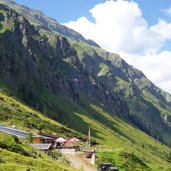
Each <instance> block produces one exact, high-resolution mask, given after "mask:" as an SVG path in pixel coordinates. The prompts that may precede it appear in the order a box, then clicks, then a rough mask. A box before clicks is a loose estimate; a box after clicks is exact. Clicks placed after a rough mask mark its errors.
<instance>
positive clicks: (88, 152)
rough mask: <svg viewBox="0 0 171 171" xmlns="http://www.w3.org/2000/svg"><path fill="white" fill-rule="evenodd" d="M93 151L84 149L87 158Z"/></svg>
mask: <svg viewBox="0 0 171 171" xmlns="http://www.w3.org/2000/svg"><path fill="white" fill-rule="evenodd" d="M93 153H94V151H92V150H89V151H86V152H85V155H86V157H87V158H91V157H92V155H93Z"/></svg>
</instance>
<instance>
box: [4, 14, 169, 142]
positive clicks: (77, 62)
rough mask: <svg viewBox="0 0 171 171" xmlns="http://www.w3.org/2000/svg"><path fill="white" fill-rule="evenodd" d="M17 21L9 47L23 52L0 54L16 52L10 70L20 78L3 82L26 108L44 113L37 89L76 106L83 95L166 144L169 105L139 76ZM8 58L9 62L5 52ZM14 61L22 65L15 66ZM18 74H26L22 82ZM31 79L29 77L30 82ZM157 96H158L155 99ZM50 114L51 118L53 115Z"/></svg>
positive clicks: (101, 54) (115, 59)
mask: <svg viewBox="0 0 171 171" xmlns="http://www.w3.org/2000/svg"><path fill="white" fill-rule="evenodd" d="M19 18H20V19H18V21H16V22H17V23H18V26H16V27H14V28H11V29H16V30H12V31H11V32H10V34H11V42H14V41H16V40H18V42H22V46H21V45H20V44H18V46H17V45H11V47H10V45H9V44H8V45H6V47H1V48H2V49H11V50H9V51H13V48H14V47H15V54H17V53H18V55H17V56H16V57H15V58H16V59H15V58H14V59H15V60H16V61H15V62H13V63H12V66H10V67H11V68H15V69H14V71H15V72H17V73H18V74H19V76H18V77H17V78H16V76H15V75H13V76H12V77H11V76H10V77H9V79H8V80H7V78H8V77H5V78H4V80H6V83H7V84H9V83H10V85H11V86H12V85H16V86H15V87H18V89H16V91H17V92H19V94H20V96H21V98H22V99H24V100H25V102H26V103H28V104H30V105H32V106H33V107H36V106H39V110H41V111H43V110H45V109H44V108H48V109H49V107H48V105H47V104H48V102H42V100H40V103H41V104H39V103H38V104H36V103H37V101H39V100H38V99H40V98H39V95H38V94H37V93H34V92H36V91H37V90H39V89H40V91H43V92H44V90H42V87H41V86H43V89H48V91H49V90H50V91H52V92H54V93H55V94H58V93H59V92H60V91H61V92H63V93H64V94H65V95H66V96H68V97H69V98H71V99H72V100H73V101H74V102H76V103H78V104H79V103H80V102H81V101H82V99H81V98H82V97H83V99H84V96H87V95H88V96H89V97H90V98H91V99H92V100H94V101H96V102H97V103H99V104H101V105H102V107H104V108H105V110H107V111H109V112H111V113H113V114H114V115H117V116H119V117H121V118H122V119H123V120H126V121H128V122H129V123H130V124H133V125H135V126H137V127H138V128H140V129H142V130H143V131H145V132H146V133H148V134H149V135H151V136H153V137H155V138H156V139H158V140H160V141H164V142H165V143H168V142H169V136H170V135H169V134H170V123H169V122H168V121H169V120H168V119H167V118H169V117H168V115H169V114H170V111H171V109H170V102H167V100H166V98H165V97H163V94H165V93H163V92H162V91H161V90H160V89H158V88H157V87H156V86H154V85H153V84H152V83H151V82H150V81H149V80H147V79H146V77H145V76H144V75H143V74H142V72H140V71H138V70H137V69H134V68H133V67H130V66H129V65H128V64H127V63H126V62H125V61H124V60H123V59H121V58H120V57H119V56H118V55H116V54H111V53H108V52H106V51H104V50H102V49H99V48H97V47H94V46H92V47H91V46H88V45H87V44H84V43H81V42H77V41H74V40H72V39H69V41H70V43H69V42H68V40H67V38H63V37H61V36H60V35H56V34H55V33H52V32H48V31H47V30H46V31H43V30H42V29H41V30H40V31H36V30H35V29H34V27H33V26H30V25H29V23H27V21H26V20H25V19H24V18H21V17H19ZM7 19H8V17H7ZM20 20H21V21H20ZM8 22H9V21H8ZM22 22H23V24H24V25H23V24H22ZM26 23H27V24H26ZM17 29H18V30H17ZM45 32H46V34H45ZM10 34H8V36H9V35H10ZM19 35H20V36H19ZM9 38H10V36H9V37H8V39H9ZM4 39H6V37H4ZM4 42H5V41H4ZM4 42H3V43H2V45H3V44H4ZM21 49H23V50H22V51H21ZM24 49H25V50H24ZM38 49H42V51H41V52H40V51H38ZM2 53H3V52H2ZM7 54H8V56H11V54H9V52H7ZM1 55H2V56H4V57H2V56H1V58H4V60H6V58H5V54H1ZM24 56H25V58H23V57H24ZM11 59H12V58H11ZM19 59H20V61H21V62H19V63H18V60H19ZM2 61H3V60H2ZM8 61H9V62H10V60H8ZM16 64H17V65H19V66H21V67H22V69H21V68H19V67H18V66H17V65H16ZM4 66H6V64H4V63H3V62H2V64H1V70H2V69H4V70H5V72H7V73H11V74H12V72H10V71H8V69H5V67H4ZM44 66H46V67H44ZM30 68H32V69H31V70H30ZM16 69H17V70H18V71H17V70H16ZM47 73H48V74H47ZM59 73H60V74H59ZM23 74H25V76H24V77H23V76H22V75H23ZM30 75H33V78H31V77H30ZM2 76H3V74H2ZM26 78H27V79H26ZM54 78H55V79H54ZM12 80H13V81H14V82H13V83H12ZM17 80H18V81H17ZM16 81H17V82H16ZM144 83H145V86H144ZM37 85H39V86H37ZM40 85H41V86H40ZM148 85H150V86H148ZM142 87H144V89H145V90H144V93H143V91H142V92H141V89H142ZM149 90H150V91H149ZM160 91H161V92H162V93H158V92H160ZM153 94H154V95H157V96H158V97H160V99H161V100H160V99H159V100H160V101H158V102H157V100H158V99H156V96H154V95H153ZM148 96H150V98H151V99H150V98H149V97H148ZM153 96H154V97H155V98H153ZM167 96H169V95H168V94H167ZM158 97H157V98H158ZM169 97H170V96H169ZM43 99H44V98H43ZM149 99H150V100H149ZM163 99H164V100H165V101H164V100H163ZM43 101H44V100H43ZM135 101H136V102H137V103H135ZM45 103H46V105H45ZM160 104H163V106H161V105H160ZM44 105H45V107H43V106H44ZM80 105H81V104H80ZM140 109H141V110H140ZM50 111H51V112H52V113H53V114H52V115H53V117H54V118H56V116H55V115H57V114H55V111H54V109H53V110H50ZM148 115H149V117H148ZM58 117H61V116H60V115H59V114H58V115H57V118H56V119H59V118H58ZM154 120H155V122H156V123H155V122H154ZM61 121H62V120H61ZM165 134H166V136H165Z"/></svg>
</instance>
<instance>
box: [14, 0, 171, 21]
mask: <svg viewBox="0 0 171 171" xmlns="http://www.w3.org/2000/svg"><path fill="white" fill-rule="evenodd" d="M15 1H16V2H18V3H20V4H25V5H26V6H29V7H31V8H34V9H39V10H41V11H42V12H44V13H45V14H46V15H48V16H51V17H53V18H55V19H56V20H57V21H58V22H60V23H66V22H68V21H71V20H76V19H77V18H79V17H81V16H87V17H88V18H89V19H90V20H91V19H92V18H91V15H90V13H89V10H90V9H92V8H93V7H94V5H96V4H99V3H103V2H105V1H106V0H73V1H72V0H60V2H59V0H15ZM134 2H137V3H138V4H139V7H140V8H141V10H142V11H143V16H144V18H145V19H146V20H148V21H149V23H150V24H154V23H155V22H157V19H158V17H159V16H162V17H164V18H166V16H164V15H163V14H162V12H161V11H160V10H161V9H165V8H168V7H169V6H170V5H171V1H170V0H135V1H134ZM167 19H168V17H167Z"/></svg>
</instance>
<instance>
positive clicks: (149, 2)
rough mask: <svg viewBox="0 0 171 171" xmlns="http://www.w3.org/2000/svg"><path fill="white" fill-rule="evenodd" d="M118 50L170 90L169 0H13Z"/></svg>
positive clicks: (170, 24) (126, 58)
mask: <svg viewBox="0 0 171 171" xmlns="http://www.w3.org/2000/svg"><path fill="white" fill-rule="evenodd" d="M16 2H18V3H20V4H25V5H26V6H28V7H31V8H34V9H38V10H40V11H42V12H43V13H45V14H46V15H48V16H50V17H52V18H54V19H56V20H57V21H58V22H60V23H64V24H65V25H66V26H68V27H70V28H72V29H74V30H76V31H77V32H79V33H81V34H82V35H83V36H84V37H85V38H87V39H92V40H94V41H95V42H97V43H98V44H99V45H100V46H101V47H102V48H103V49H105V50H107V51H110V52H114V53H118V54H119V55H120V56H121V57H122V58H124V59H125V60H126V62H128V63H129V64H131V65H133V66H134V67H136V68H138V69H140V70H141V71H143V73H144V74H145V75H146V76H147V77H148V78H149V79H150V80H151V81H152V82H154V83H155V84H156V85H157V86H159V87H160V88H162V89H164V90H165V91H168V92H170V93H171V70H170V66H171V0H133V1H129V0H128V1H126V0H109V1H107V0H73V1H71V0H60V1H59V0H16Z"/></svg>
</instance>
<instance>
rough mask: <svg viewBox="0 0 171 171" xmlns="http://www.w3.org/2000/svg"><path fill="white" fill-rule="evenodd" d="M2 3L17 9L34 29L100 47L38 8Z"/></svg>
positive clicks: (8, 2)
mask: <svg viewBox="0 0 171 171" xmlns="http://www.w3.org/2000/svg"><path fill="white" fill-rule="evenodd" d="M0 2H1V3H3V4H7V5H8V6H9V7H10V8H12V9H14V10H17V12H18V13H19V14H20V15H22V16H24V17H25V18H27V19H28V20H29V21H30V23H31V24H33V25H34V26H35V28H36V29H44V30H47V31H54V32H56V33H59V34H61V35H63V36H66V37H69V38H71V39H74V40H77V41H83V42H85V43H87V44H89V45H92V46H97V47H100V46H99V45H98V44H97V43H95V42H94V41H93V40H89V39H88V40H86V39H85V38H84V37H83V36H82V35H81V34H79V33H78V32H76V31H74V30H72V29H69V28H67V27H66V26H64V25H61V24H59V23H58V22H57V21H56V20H54V19H52V18H50V17H48V16H46V15H44V14H43V13H42V12H41V11H39V10H34V9H30V8H28V7H26V6H24V5H18V4H17V3H16V2H14V1H13V0H1V1H0Z"/></svg>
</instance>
